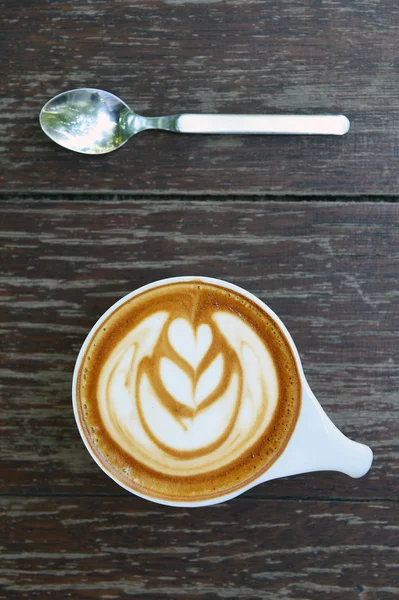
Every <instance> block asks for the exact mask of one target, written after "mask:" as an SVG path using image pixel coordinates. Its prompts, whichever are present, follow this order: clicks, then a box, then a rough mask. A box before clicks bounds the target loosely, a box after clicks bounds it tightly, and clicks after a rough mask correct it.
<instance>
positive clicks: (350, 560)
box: [0, 498, 399, 600]
mask: <svg viewBox="0 0 399 600" xmlns="http://www.w3.org/2000/svg"><path fill="white" fill-rule="evenodd" d="M0 511H1V515H2V517H1V519H0V528H1V530H2V533H1V543H2V566H1V569H0V597H1V598H13V599H14V598H15V599H20V598H30V599H32V600H34V599H35V598H41V599H42V598H52V599H57V598H69V597H72V598H74V600H75V599H76V600H80V599H82V600H83V599H88V598H98V599H100V598H103V599H106V598H107V599H108V598H134V599H135V600H147V599H151V600H159V599H160V598H162V599H165V600H167V599H170V600H172V599H173V600H176V599H178V598H182V599H183V598H184V600H211V599H212V600H213V599H216V598H220V599H226V598H234V599H237V600H283V599H284V600H286V599H290V600H304V599H306V600H319V598H320V597H323V598H326V600H330V599H334V600H335V599H337V598H345V600H377V599H378V600H393V598H396V597H398V595H399V577H398V564H399V556H398V545H397V537H398V530H399V520H398V515H399V513H398V510H397V504H396V503H391V502H383V503H380V504H374V503H371V502H370V503H358V502H314V501H285V502H283V503H282V502H281V501H271V500H269V501H265V500H248V499H247V500H245V499H242V498H241V499H237V500H234V501H232V502H230V503H228V504H222V505H218V506H214V507H210V508H205V509H195V510H190V511H187V510H184V509H172V508H168V507H161V506H155V505H151V504H149V503H148V502H145V501H141V500H139V499H138V498H136V499H133V498H107V499H106V498H102V499H96V501H95V502H93V500H92V499H91V498H73V499H67V498H2V499H1V500H0ZM3 594H4V595H3Z"/></svg>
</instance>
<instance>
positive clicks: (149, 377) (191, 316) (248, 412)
mask: <svg viewBox="0 0 399 600" xmlns="http://www.w3.org/2000/svg"><path fill="white" fill-rule="evenodd" d="M299 364H300V363H299V357H298V356H297V352H296V350H295V346H294V344H293V342H292V340H291V337H290V335H289V333H288V331H287V330H286V328H285V327H284V325H283V324H282V323H281V321H280V319H279V318H278V317H277V316H276V315H275V314H274V313H273V312H272V311H271V310H270V309H269V308H268V307H266V306H265V305H264V304H263V303H262V302H261V301H260V300H258V299H257V298H256V297H255V296H253V295H252V294H250V293H249V292H247V291H245V290H243V289H241V288H239V287H237V286H235V285H232V284H229V283H227V282H224V281H220V280H217V279H211V278H204V277H178V278H172V279H166V280H162V281H158V282H155V283H153V284H150V285H147V286H144V287H142V288H140V289H138V290H136V291H135V292H132V293H131V294H128V295H127V296H125V297H124V298H122V299H121V300H120V301H118V302H117V303H116V304H114V305H113V306H112V307H111V308H110V309H109V310H108V311H107V312H106V313H105V314H104V315H103V316H102V317H101V318H100V319H99V321H98V322H97V323H96V324H95V325H94V327H93V329H92V330H91V332H90V333H89V335H88V336H87V338H86V340H85V342H84V344H83V346H82V349H81V351H80V353H79V356H78V359H77V362H76V366H75V371H74V378H73V408H74V412H75V417H76V421H77V425H78V428H79V431H80V434H81V436H82V438H83V441H84V443H85V445H86V447H87V449H88V450H89V452H90V454H91V455H92V457H93V458H94V460H95V461H96V462H97V464H98V465H99V466H100V467H101V468H102V469H103V470H104V471H105V472H106V473H107V474H108V475H109V476H110V477H111V478H112V479H114V481H116V482H117V483H118V484H119V485H121V486H122V487H124V488H125V489H127V490H129V491H131V492H133V493H135V494H137V495H139V496H141V497H144V498H147V499H149V500H153V501H155V502H159V503H162V504H170V505H177V506H201V505H206V504H215V503H216V502H221V501H224V500H226V499H229V498H232V497H234V496H236V495H238V494H240V493H242V492H243V491H245V490H246V489H248V488H250V487H252V486H253V485H255V483H256V482H257V481H258V480H259V478H261V477H262V475H264V473H265V472H266V471H267V470H268V469H269V468H270V467H271V465H272V464H273V463H275V461H276V460H277V458H278V457H279V456H280V455H281V454H282V453H283V451H284V449H285V448H286V446H287V444H288V442H289V440H290V438H291V435H292V433H293V431H294V429H295V425H296V423H297V419H298V415H299V412H300V408H301V395H302V384H301V376H300V369H299V367H298V365H299Z"/></svg>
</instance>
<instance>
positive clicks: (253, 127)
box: [39, 88, 349, 154]
mask: <svg viewBox="0 0 399 600" xmlns="http://www.w3.org/2000/svg"><path fill="white" fill-rule="evenodd" d="M39 120H40V125H41V128H42V129H43V131H44V133H45V134H47V135H48V136H49V138H50V139H52V140H53V141H54V142H56V143H57V144H59V145H60V146H63V147H64V148H68V149H69V150H74V151H75V152H81V153H82V154H106V153H107V152H112V151H113V150H116V149H117V148H120V147H121V146H123V144H125V143H126V142H127V141H128V140H129V139H130V138H131V137H132V136H133V135H135V134H136V133H139V132H140V131H144V130H145V129H163V130H166V131H173V132H176V133H219V134H220V133H229V134H327V135H343V134H345V133H347V131H348V130H349V121H348V119H347V117H345V116H344V115H211V114H208V115H207V114H182V115H172V116H166V117H143V116H141V115H138V114H137V113H135V112H134V111H133V110H132V109H131V108H129V106H128V105H127V104H125V102H123V100H121V99H120V98H118V97H117V96H115V95H114V94H111V93H110V92H105V91H103V90H99V89H95V88H80V89H76V90H69V91H67V92H62V93H61V94H58V95H57V96H54V98H52V99H51V100H49V101H48V102H47V103H46V104H45V105H44V106H43V108H42V110H41V111H40V117H39Z"/></svg>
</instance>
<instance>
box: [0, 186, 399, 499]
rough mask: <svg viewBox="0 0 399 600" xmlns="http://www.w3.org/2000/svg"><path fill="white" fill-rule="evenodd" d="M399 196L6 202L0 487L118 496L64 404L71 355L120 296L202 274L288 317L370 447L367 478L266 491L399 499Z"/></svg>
mask: <svg viewBox="0 0 399 600" xmlns="http://www.w3.org/2000/svg"><path fill="white" fill-rule="evenodd" d="M398 217H399V205H398V204H387V203H376V204H373V203H361V204H358V203H352V204H345V203H334V202H333V203H329V202H301V203H296V202H286V203H280V202H249V201H236V202H234V203H230V202H223V201H194V200H192V201H181V200H177V199H173V198H171V199H170V200H168V201H166V200H163V201H160V200H159V199H158V200H157V199H142V200H132V199H121V198H118V197H114V198H110V199H103V198H97V197H93V198H91V199H88V198H85V197H81V198H80V199H79V198H67V197H64V198H62V197H60V198H48V199H38V198H36V199H34V198H33V199H31V198H9V199H8V200H7V201H4V202H3V208H2V213H1V222H0V246H1V248H2V274H1V278H0V302H1V313H0V315H1V323H0V332H1V339H2V344H1V347H0V363H1V371H0V375H1V381H2V387H1V388H0V398H1V419H2V429H3V434H2V436H1V438H0V467H1V470H0V472H1V476H2V486H1V489H2V491H3V493H9V494H26V493H34V494H49V493H50V494H53V493H57V494H79V493H84V494H93V495H96V494H119V495H122V496H124V495H126V493H125V492H124V491H123V490H121V489H120V488H119V487H118V486H117V485H116V484H114V483H113V482H112V481H111V480H109V479H108V477H107V476H106V475H104V474H103V473H102V472H101V471H100V469H98V467H97V466H96V465H95V464H94V463H93V461H92V459H91V458H90V457H89V455H88V453H87V452H86V450H85V448H84V446H83V444H82V443H81V441H80V438H79V434H78V432H77V429H76V425H75V422H74V418H73V414H72V410H71V377H72V371H73V367H74V362H75V359H76V356H77V353H78V350H79V348H80V345H81V344H82V342H83V340H84V338H85V336H86V334H87V332H88V331H89V329H90V328H91V327H92V325H93V324H94V323H95V321H96V320H97V318H98V317H99V316H100V315H101V314H102V313H103V312H104V311H105V310H106V309H107V308H108V307H109V306H110V305H111V304H113V303H114V302H115V301H116V300H117V299H119V298H120V297H121V296H123V295H124V294H126V293H127V292H129V291H131V290H133V289H135V288H137V287H139V286H141V285H143V284H145V283H149V282H150V281H154V280H157V279H162V278H164V277H169V276H176V275H187V274H194V275H195V274H196V275H208V276H214V277H219V278H222V279H226V280H228V281H232V282H233V283H237V284H239V285H241V286H243V287H245V288H247V289H248V290H250V291H251V292H253V293H255V294H256V295H258V296H259V297H260V298H261V299H262V300H264V301H265V302H266V303H267V304H269V305H270V306H271V308H272V309H274V310H275V311H276V312H277V314H278V315H279V316H280V317H281V318H282V320H283V321H284V322H285V324H286V325H287V327H288V329H289V330H290V332H291V333H292V336H293V338H294V340H295V341H296V344H297V347H298V350H299V352H300V355H301V356H302V359H303V364H304V369H305V373H306V374H307V377H308V380H309V383H310V385H311V387H312V388H313V390H314V392H315V394H316V396H317V397H318V398H319V400H320V401H321V403H322V405H323V406H324V407H325V409H326V411H327V412H328V414H329V415H330V416H331V418H332V419H333V421H334V422H335V423H336V424H337V425H338V426H339V427H341V428H342V430H343V431H344V433H346V434H347V435H348V436H349V437H352V438H353V439H356V440H358V441H363V442H365V443H368V444H369V445H370V446H371V447H372V449H373V451H374V453H375V463H374V465H373V468H372V470H371V471H370V473H369V475H368V476H367V477H366V478H364V479H360V480H352V479H350V478H348V477H347V476H345V475H342V474H330V473H316V474H312V475H306V476H298V477H295V478H290V479H286V480H280V481H274V482H271V483H268V484H265V485H263V486H260V487H258V488H255V489H254V490H252V491H251V492H249V493H248V495H250V496H252V497H254V496H257V497H261V498H284V497H294V498H300V497H302V498H358V499H364V498H374V499H378V498H393V497H397V495H398V468H399V452H398V427H399V420H398V410H399V405H398V395H397V391H398V388H399V370H398V360H397V359H398V346H397V331H398V328H399V322H398V321H399V313H398V311H397V301H398V284H397V270H398V255H399V236H398V224H399V223H398Z"/></svg>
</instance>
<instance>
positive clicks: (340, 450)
mask: <svg viewBox="0 0 399 600" xmlns="http://www.w3.org/2000/svg"><path fill="white" fill-rule="evenodd" d="M191 280H195V281H203V282H204V283H210V284H212V283H213V284H215V285H218V286H223V287H224V288H226V289H228V290H232V291H233V292H238V293H240V294H242V295H243V296H246V297H247V298H249V299H250V300H251V301H252V302H254V303H255V304H257V305H258V306H259V307H260V308H261V309H262V310H263V311H264V312H266V313H267V314H269V315H270V316H271V317H272V318H273V319H274V320H275V321H276V322H277V323H278V325H279V327H280V329H281V331H282V332H283V334H284V335H285V337H286V339H287V341H288V342H289V344H290V346H291V350H292V352H293V355H294V357H295V359H296V363H297V366H298V371H299V374H300V378H301V384H302V398H301V408H300V412H299V416H298V419H297V422H296V425H295V428H294V430H293V432H292V434H291V437H290V439H289V441H288V443H287V445H286V447H285V449H284V451H283V452H282V454H281V455H280V456H279V457H278V458H277V460H276V461H275V462H274V463H273V464H272V465H271V466H270V467H269V468H268V469H267V470H266V471H264V472H263V473H261V475H260V476H259V477H258V478H257V479H255V480H253V481H251V482H250V483H249V484H247V485H243V487H241V488H240V489H238V490H234V492H231V493H229V494H223V495H220V496H218V497H216V498H211V499H208V500H199V501H190V502H188V501H184V502H173V501H169V500H162V499H160V498H152V497H151V496H147V495H144V494H141V493H139V492H137V491H136V490H135V489H132V488H130V487H129V486H126V485H125V484H123V483H122V482H121V481H118V479H116V478H115V476H114V475H113V474H112V473H111V471H109V470H108V469H107V467H106V466H105V465H104V464H102V463H101V462H100V460H99V458H98V457H97V456H96V454H95V453H94V452H93V450H92V448H91V446H90V444H89V443H88V441H87V439H86V436H85V433H84V431H83V428H82V426H81V423H80V419H79V415H78V410H77V394H76V389H77V381H78V373H79V370H80V365H81V361H82V360H83V357H84V355H85V352H86V348H87V346H88V345H89V344H90V341H91V339H92V337H93V335H94V333H95V332H96V331H97V329H98V328H99V327H100V326H101V325H102V323H103V322H104V321H105V320H106V319H107V317H108V316H109V315H110V314H111V313H113V312H114V311H115V310H116V309H117V308H118V307H119V306H120V305H121V304H123V303H125V302H126V301H127V300H130V299H131V298H133V297H134V296H136V295H138V294H141V293H142V292H145V291H146V290H150V289H153V288H156V287H159V286H162V285H166V284H170V283H178V282H185V281H191ZM72 403H73V410H74V414H75V419H76V423H77V426H78V429H79V432H80V435H81V436H82V439H83V441H84V443H85V445H86V448H87V450H88V451H89V453H90V454H91V456H92V457H93V459H94V460H95V461H96V463H97V464H98V465H99V467H101V469H102V470H103V471H104V472H105V473H106V474H107V475H109V477H111V479H113V480H114V481H115V482H116V483H118V484H119V485H120V486H122V487H123V488H125V489H126V490H128V491H129V492H132V493H133V494H136V496H140V497H141V498H145V499H147V500H151V501H153V502H157V503H158V504H165V505H169V506H181V507H197V506H210V505H212V504H218V503H220V502H225V501H227V500H231V499H232V498H234V497H236V496H239V495H240V494H242V493H243V492H245V491H247V490H249V489H250V488H252V487H254V486H256V485H259V484H261V483H264V482H266V481H270V480H271V479H278V478H279V477H286V476H287V475H297V474H298V473H310V472H312V471H339V472H341V473H346V474H347V475H349V476H350V477H354V478H358V477H362V476H363V475H365V474H366V473H367V472H368V471H369V469H370V467H371V463H372V461H373V453H372V451H371V449H370V448H369V447H368V446H365V445H364V444H359V443H358V442H354V441H352V440H350V439H349V438H347V437H346V436H345V435H343V433H341V431H340V430H339V429H338V428H337V427H336V426H335V425H334V423H332V421H331V420H330V419H329V417H328V416H327V415H326V413H325V412H324V410H323V409H322V407H321V406H320V404H319V402H318V401H317V400H316V397H315V396H314V394H313V392H312V390H311V389H310V387H309V384H308V382H307V381H306V378H305V375H304V372H303V368H302V364H301V360H300V358H299V354H298V351H297V349H296V347H295V344H294V342H293V340H292V337H291V335H290V333H289V332H288V330H287V328H286V327H285V325H284V324H283V323H282V321H281V320H280V319H279V317H278V316H277V315H276V313H275V312H273V311H272V310H271V309H270V308H269V307H268V306H267V305H266V304H264V303H263V302H262V301H261V300H259V298H257V297H256V296H254V295H253V294H251V293H250V292H247V291H246V290H244V289H243V288H240V287H238V286H237V285H234V284H232V283H228V282H226V281H222V280H220V279H214V278H210V277H198V276H193V277H171V278H169V279H162V280H159V281H155V282H153V283H150V284H148V285H145V286H143V287H141V288H139V289H137V290H135V291H134V292H131V293H130V294H127V296H124V297H123V298H121V299H120V300H118V302H116V303H115V304H114V305H113V306H111V307H110V308H109V309H108V310H107V311H106V312H105V313H104V314H103V315H102V317H100V319H99V320H98V321H97V323H96V324H95V325H94V327H93V328H92V329H91V331H90V332H89V334H88V336H87V338H86V339H85V341H84V343H83V346H82V348H81V350H80V352H79V355H78V358H77V361H76V365H75V370H74V374H73V382H72Z"/></svg>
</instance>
